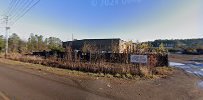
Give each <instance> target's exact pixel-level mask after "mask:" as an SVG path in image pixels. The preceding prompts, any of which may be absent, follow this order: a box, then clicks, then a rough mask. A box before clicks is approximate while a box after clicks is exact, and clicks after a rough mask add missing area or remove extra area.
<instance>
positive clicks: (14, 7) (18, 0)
mask: <svg viewBox="0 0 203 100" xmlns="http://www.w3.org/2000/svg"><path fill="white" fill-rule="evenodd" d="M11 2H12V1H11ZM19 2H20V0H14V3H13V5H11V9H10V10H9V12H7V14H5V15H6V16H11V14H12V13H13V12H14V11H16V7H17V6H18V4H19Z"/></svg>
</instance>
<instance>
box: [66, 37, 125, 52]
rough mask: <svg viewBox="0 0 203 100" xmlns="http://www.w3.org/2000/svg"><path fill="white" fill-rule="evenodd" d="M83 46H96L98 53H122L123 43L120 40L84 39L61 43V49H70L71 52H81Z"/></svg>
mask: <svg viewBox="0 0 203 100" xmlns="http://www.w3.org/2000/svg"><path fill="white" fill-rule="evenodd" d="M85 44H90V45H94V46H96V48H97V50H98V52H114V53H122V52H123V45H124V41H123V40H121V39H84V40H75V41H67V42H63V47H64V48H66V47H71V48H72V49H73V50H82V48H83V46H84V45H85Z"/></svg>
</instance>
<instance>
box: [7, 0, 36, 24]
mask: <svg viewBox="0 0 203 100" xmlns="http://www.w3.org/2000/svg"><path fill="white" fill-rule="evenodd" d="M33 1H34V0H32V1H27V2H25V3H24V4H23V5H22V7H21V8H20V9H19V10H18V12H16V13H15V14H13V16H11V17H10V20H11V19H14V20H15V19H16V18H18V17H19V16H21V15H22V13H24V12H25V11H26V10H27V9H28V8H29V7H30V6H31V5H32V3H33Z"/></svg>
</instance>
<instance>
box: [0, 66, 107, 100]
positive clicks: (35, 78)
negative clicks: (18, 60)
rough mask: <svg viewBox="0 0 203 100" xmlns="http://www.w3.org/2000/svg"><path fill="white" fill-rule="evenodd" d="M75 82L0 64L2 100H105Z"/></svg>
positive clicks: (0, 95)
mask: <svg viewBox="0 0 203 100" xmlns="http://www.w3.org/2000/svg"><path fill="white" fill-rule="evenodd" d="M103 99H105V100H106V99H108V98H106V96H105V95H100V94H98V93H96V92H94V91H89V90H86V89H83V88H81V87H80V86H79V85H78V82H76V81H74V80H71V79H70V80H69V79H66V80H65V81H64V79H63V78H60V77H59V76H56V75H51V74H47V73H43V72H40V71H31V70H19V69H17V68H15V66H14V65H5V64H1V63H0V100H103Z"/></svg>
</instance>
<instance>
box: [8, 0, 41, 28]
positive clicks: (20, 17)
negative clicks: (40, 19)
mask: <svg viewBox="0 0 203 100" xmlns="http://www.w3.org/2000/svg"><path fill="white" fill-rule="evenodd" d="M40 1H41V0H38V1H36V2H35V3H34V4H33V5H32V6H30V7H29V8H28V9H27V10H26V11H25V12H24V13H23V14H22V15H21V16H19V17H18V18H16V20H15V21H14V22H12V24H11V26H12V25H14V24H15V23H16V22H17V21H18V20H19V19H20V18H22V17H23V16H25V15H26V14H27V13H28V12H29V11H30V10H31V9H32V8H33V7H34V6H36V5H37V4H38V3H39V2H40Z"/></svg>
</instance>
